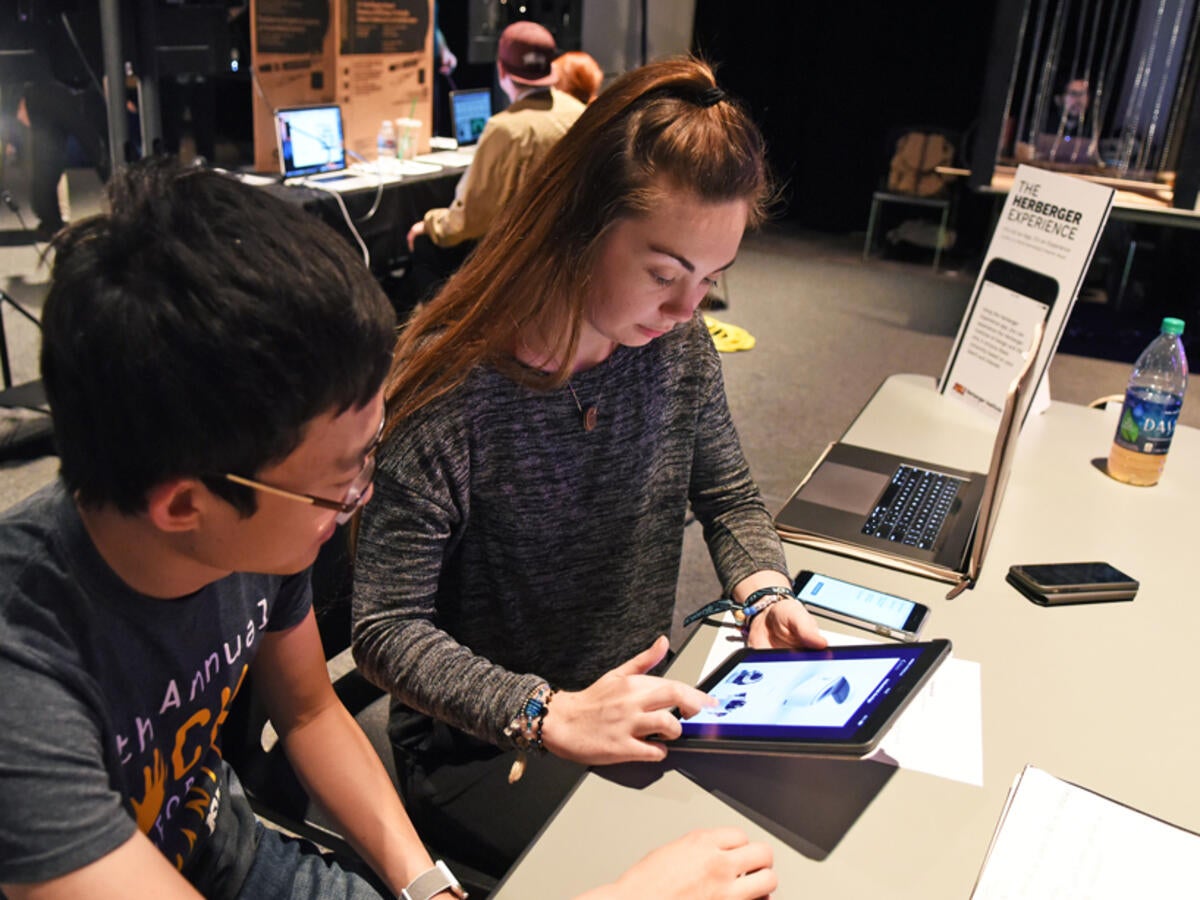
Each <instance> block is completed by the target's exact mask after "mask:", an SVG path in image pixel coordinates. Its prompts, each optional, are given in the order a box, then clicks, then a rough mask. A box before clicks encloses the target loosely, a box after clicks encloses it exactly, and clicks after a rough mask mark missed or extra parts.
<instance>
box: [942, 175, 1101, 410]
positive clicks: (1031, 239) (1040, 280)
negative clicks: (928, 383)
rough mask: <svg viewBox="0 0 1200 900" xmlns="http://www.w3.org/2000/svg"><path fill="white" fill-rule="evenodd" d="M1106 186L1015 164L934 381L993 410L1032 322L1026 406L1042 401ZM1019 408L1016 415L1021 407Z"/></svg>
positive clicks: (1096, 232)
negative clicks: (1041, 331) (1037, 342)
mask: <svg viewBox="0 0 1200 900" xmlns="http://www.w3.org/2000/svg"><path fill="white" fill-rule="evenodd" d="M1113 193H1114V192H1113V190H1112V188H1108V187H1104V186H1101V185H1098V184H1094V183H1092V182H1088V181H1084V180H1083V179H1080V178H1073V177H1071V176H1069V175H1062V174H1059V173H1055V172H1047V171H1044V170H1042V169H1037V168H1034V167H1032V166H1024V165H1023V166H1019V167H1018V168H1017V175H1016V178H1015V179H1014V180H1013V187H1012V190H1011V191H1009V194H1008V199H1007V200H1006V201H1005V203H1004V208H1003V209H1002V210H1001V211H1000V218H999V220H998V221H997V222H996V230H995V231H994V232H993V234H992V239H991V241H990V243H989V244H988V249H987V253H986V254H985V256H984V260H983V265H982V266H980V271H979V277H978V279H977V280H976V282H975V289H974V291H973V293H972V295H971V301H970V303H969V304H968V306H967V310H966V313H965V314H964V315H963V319H962V323H961V325H960V326H959V330H958V337H957V338H956V339H955V342H954V347H953V349H952V350H951V352H950V357H949V359H948V360H947V362H946V369H945V371H944V372H943V373H942V378H941V381H940V383H939V389H940V390H941V391H942V393H949V394H950V396H953V397H957V398H959V399H961V400H962V401H964V402H965V403H966V404H967V405H969V406H972V407H975V408H977V409H980V410H982V411H984V412H986V413H988V414H990V415H992V416H994V417H997V418H998V417H999V416H1000V411H1001V409H1002V407H1003V406H1004V398H1005V394H1006V393H1007V391H1008V386H1009V384H1010V383H1011V382H1012V380H1013V378H1014V377H1015V376H1016V373H1017V371H1018V370H1019V369H1020V368H1021V363H1022V360H1023V358H1024V354H1025V352H1026V351H1027V349H1028V348H1029V346H1030V342H1031V338H1032V335H1033V333H1034V327H1035V325H1036V323H1037V322H1038V321H1042V322H1044V323H1045V336H1044V337H1043V339H1042V341H1041V346H1040V347H1039V348H1038V355H1037V361H1036V363H1035V366H1034V372H1035V376H1034V377H1035V379H1036V382H1035V384H1036V385H1037V389H1036V392H1035V393H1034V395H1033V398H1032V409H1033V410H1034V411H1039V412H1040V411H1041V410H1044V409H1045V408H1046V407H1047V406H1048V405H1049V403H1050V393H1049V385H1048V384H1047V382H1046V379H1045V375H1046V370H1047V368H1048V367H1049V365H1050V359H1051V358H1052V357H1053V355H1054V351H1055V350H1056V349H1057V347H1058V342H1059V339H1060V338H1061V337H1062V333H1063V330H1064V329H1065V327H1066V323H1067V318H1068V317H1069V316H1070V313H1071V309H1072V307H1073V306H1074V304H1075V298H1076V297H1077V296H1078V294H1079V288H1080V287H1081V286H1082V284H1083V278H1084V275H1085V274H1086V273H1087V270H1088V266H1089V265H1090V264H1091V261H1092V255H1093V253H1094V252H1095V249H1096V244H1097V242H1098V241H1099V240H1100V235H1101V233H1102V232H1103V231H1104V224H1105V222H1106V221H1107V220H1108V213H1109V210H1110V209H1111V208H1112V200H1113ZM1028 403H1029V401H1026V404H1027V405H1026V407H1025V408H1023V409H1021V410H1020V411H1019V413H1018V415H1019V417H1020V419H1021V420H1023V419H1024V418H1025V414H1026V413H1027V412H1028V410H1029V409H1030V406H1029V405H1028Z"/></svg>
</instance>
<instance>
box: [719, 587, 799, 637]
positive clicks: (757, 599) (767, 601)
mask: <svg viewBox="0 0 1200 900" xmlns="http://www.w3.org/2000/svg"><path fill="white" fill-rule="evenodd" d="M788 599H791V600H795V599H796V595H795V594H794V593H793V592H792V589H791V588H788V587H780V586H778V585H776V586H774V587H765V588H760V589H759V590H757V591H755V592H754V593H753V594H751V595H750V596H749V597H747V598H746V602H745V604H744V605H743V606H742V608H741V609H734V610H733V618H734V621H736V622H737V623H738V624H739V625H741V626H742V627H743V628H749V627H750V620H751V619H753V618H754V617H755V616H757V615H758V614H759V613H760V612H762V611H763V610H765V609H766V608H767V607H768V606H773V605H774V604H776V603H778V602H779V601H780V600H788Z"/></svg>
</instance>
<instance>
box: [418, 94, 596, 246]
mask: <svg viewBox="0 0 1200 900" xmlns="http://www.w3.org/2000/svg"><path fill="white" fill-rule="evenodd" d="M583 109H584V107H583V104H582V103H580V102H579V101H578V100H576V99H575V98H574V97H571V96H570V95H568V94H564V93H562V92H561V91H556V90H553V89H552V90H549V91H539V92H537V93H536V94H531V95H529V96H527V97H523V98H522V99H520V100H518V101H517V102H516V103H513V104H512V105H511V106H509V107H508V108H507V109H504V110H502V111H500V112H498V113H496V114H495V115H494V116H492V117H491V119H489V120H488V123H487V126H486V127H485V128H484V129H483V134H482V135H480V137H479V146H478V147H477V148H476V150H475V158H474V160H473V161H472V162H471V168H469V169H468V170H467V171H466V173H465V174H464V175H463V177H462V178H461V179H459V182H458V187H457V188H455V190H454V202H453V203H451V204H450V208H449V209H431V210H429V211H428V212H427V213H425V234H426V235H428V236H429V239H430V240H431V241H433V242H434V243H435V244H437V245H438V246H439V247H453V246H454V245H455V244H460V243H462V242H463V241H471V240H477V239H478V238H480V237H482V236H483V234H484V232H486V231H487V230H488V227H489V226H490V225H491V224H492V221H493V220H494V219H495V218H496V216H497V215H498V214H499V212H500V210H501V209H502V208H503V207H504V205H505V204H506V203H508V202H509V201H510V200H511V199H512V197H513V195H514V194H516V192H517V190H518V189H519V188H520V187H521V185H522V184H523V183H524V181H525V178H526V176H527V175H528V173H530V172H532V171H533V169H534V168H535V167H536V166H537V164H538V163H539V162H541V160H542V157H544V156H545V155H546V152H547V151H548V150H549V149H550V148H551V147H552V146H554V144H555V143H556V142H557V141H558V139H559V138H561V137H562V136H563V135H564V134H566V133H567V129H569V128H570V127H571V125H573V124H574V123H575V120H576V119H578V118H579V116H580V115H581V114H582V113H583Z"/></svg>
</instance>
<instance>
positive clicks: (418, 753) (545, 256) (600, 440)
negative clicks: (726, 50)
mask: <svg viewBox="0 0 1200 900" xmlns="http://www.w3.org/2000/svg"><path fill="white" fill-rule="evenodd" d="M770 191H771V186H770V181H769V178H768V175H767V171H766V166H765V162H764V148H763V140H762V136H761V135H760V133H759V131H758V129H757V128H756V127H755V126H754V124H753V123H752V122H751V120H750V119H749V117H748V116H747V115H746V113H745V112H744V111H743V110H742V109H741V108H740V107H739V106H738V105H737V104H736V103H735V102H733V101H732V100H731V99H730V98H729V97H727V96H726V95H725V94H724V92H723V91H722V90H721V89H720V88H719V87H717V84H716V81H715V79H714V77H713V73H712V70H711V69H710V68H709V67H708V66H707V65H705V64H704V63H702V62H700V61H697V60H695V59H682V58H681V59H673V60H667V61H663V62H658V63H652V64H650V65H647V66H644V67H642V68H640V69H637V70H635V71H633V72H630V73H628V74H626V75H624V76H623V77H621V78H619V79H617V80H616V81H615V82H614V83H613V84H612V85H611V86H610V87H609V88H608V89H606V90H605V91H604V92H603V93H602V94H601V95H600V96H599V97H598V98H597V99H596V101H595V102H594V103H593V104H591V105H590V106H589V107H588V109H587V111H586V112H585V113H584V114H583V116H582V117H581V118H580V119H579V120H578V122H577V123H576V124H575V125H574V126H573V127H572V129H571V130H570V131H569V132H568V133H567V135H566V136H565V137H564V138H563V139H562V140H561V141H560V142H559V143H558V144H557V145H556V146H555V147H554V148H553V149H552V150H551V152H550V154H549V156H548V157H547V159H546V161H545V162H544V164H543V165H542V166H541V168H540V169H539V171H538V172H537V173H536V174H535V175H534V176H533V177H531V179H530V180H529V182H528V183H527V184H526V186H525V187H524V188H523V190H522V191H521V193H520V194H519V195H518V197H517V198H516V200H515V201H514V203H513V204H512V206H511V208H509V209H508V210H507V211H506V212H505V214H504V215H503V217H502V219H501V220H500V221H499V222H497V224H496V226H495V227H493V228H492V230H491V231H490V232H489V233H488V236H487V237H486V238H485V239H484V241H483V242H482V243H481V244H480V245H479V247H478V248H477V250H476V252H475V254H474V256H473V257H472V258H471V259H470V260H469V261H468V262H467V264H466V265H465V266H464V267H463V268H462V269H461V270H460V271H459V272H458V273H457V274H456V275H455V276H454V278H453V279H452V280H451V281H450V282H448V283H447V285H446V286H445V288H444V289H443V290H442V292H441V293H440V294H439V295H438V296H437V297H436V298H435V299H434V300H433V301H432V302H431V303H430V304H429V305H428V306H426V307H425V308H424V309H423V310H421V311H420V312H419V313H418V314H417V315H416V317H415V318H414V319H413V320H412V321H411V323H410V324H409V326H408V327H407V329H406V330H405V331H404V333H403V334H402V335H401V337H400V339H399V343H398V346H397V350H396V355H395V359H394V362H393V367H392V372H391V375H390V378H389V381H388V384H387V404H388V414H387V425H386V429H385V438H384V442H383V445H382V447H381V449H380V451H379V462H378V466H379V472H378V475H377V481H376V494H375V499H374V501H373V502H372V503H371V504H370V505H369V507H368V508H367V509H366V510H365V511H364V515H363V519H362V522H361V529H360V533H359V544H358V560H357V565H356V575H355V627H354V632H355V653H356V658H357V660H358V662H359V665H360V666H362V668H363V669H364V671H365V672H366V673H367V674H368V676H369V677H370V678H371V679H372V680H374V681H375V682H377V683H378V684H380V685H382V686H384V687H385V688H387V689H388V690H389V691H390V692H391V693H392V694H393V696H394V697H395V698H396V702H395V703H394V705H393V710H392V717H391V722H390V732H391V738H392V741H393V744H394V746H395V749H396V761H397V766H398V769H399V774H400V779H401V782H402V785H403V791H404V794H405V799H406V802H407V805H408V809H409V811H410V814H411V815H412V816H413V819H414V821H416V822H417V824H418V827H419V829H420V830H421V833H422V834H423V835H425V836H426V837H428V838H431V839H432V840H433V842H434V844H435V846H436V845H438V841H439V839H445V840H453V841H455V846H457V847H462V846H465V845H466V844H468V843H469V844H470V846H471V847H472V848H474V849H476V850H478V851H479V855H478V856H476V857H475V859H474V860H473V862H474V863H475V864H476V865H478V866H479V867H480V868H483V869H484V870H485V871H487V870H491V871H503V869H504V868H507V866H508V865H509V864H510V863H511V862H512V860H513V859H514V858H515V856H516V855H517V854H518V853H519V852H520V850H521V849H522V848H523V847H524V846H525V844H526V843H527V842H528V841H529V839H530V838H531V837H532V836H533V834H534V833H536V830H537V828H538V827H539V826H540V825H541V823H542V822H543V821H544V819H545V818H546V817H547V816H548V815H549V814H550V813H551V812H552V811H553V810H554V808H555V806H556V805H557V803H558V801H559V800H560V799H561V798H562V796H563V794H564V793H565V791H566V790H568V789H569V787H570V786H571V785H572V784H573V783H574V781H575V780H576V779H577V778H578V776H579V774H580V771H581V769H580V768H579V764H582V765H596V764H606V763H616V762H628V761H635V760H647V761H650V760H660V759H662V758H663V757H664V756H665V755H666V743H667V742H669V741H670V739H671V738H673V737H675V736H678V734H679V730H680V729H679V724H678V720H677V719H676V718H675V715H674V714H673V712H672V710H673V709H679V710H680V711H682V712H683V713H684V714H685V715H687V714H692V713H694V712H696V711H697V710H698V709H699V708H700V707H701V706H703V705H705V704H707V703H708V702H709V701H708V698H707V697H706V696H705V695H704V694H702V693H700V692H699V691H697V690H695V689H694V688H692V687H690V686H688V685H684V684H682V683H679V682H675V681H671V680H668V679H663V678H659V677H655V676H652V675H650V674H649V673H650V672H651V670H653V669H654V668H655V667H656V666H657V665H658V664H659V663H661V662H662V660H663V658H664V656H665V654H666V653H667V640H666V638H665V637H664V635H665V634H666V633H667V632H668V631H669V629H670V627H671V621H672V611H673V607H674V602H675V590H676V582H677V580H678V573H679V565H680V557H681V551H682V543H683V534H684V525H685V521H686V518H687V514H688V508H689V505H690V507H691V509H692V510H693V511H694V513H695V516H696V518H697V519H698V520H699V522H700V523H701V524H702V526H703V528H704V536H705V540H706V541H707V543H708V547H709V550H710V553H711V556H712V559H713V563H714V566H715V568H716V570H717V573H718V575H719V576H720V579H721V582H722V584H723V586H724V588H725V590H726V592H727V594H728V595H729V596H730V597H732V598H733V599H734V600H735V601H737V602H740V603H744V602H746V601H747V600H750V601H751V603H752V604H753V605H754V608H756V609H761V612H760V613H759V614H758V615H755V616H753V617H752V618H751V619H750V625H749V628H748V629H747V631H748V640H749V641H750V643H751V644H752V645H755V646H798V645H807V646H823V645H824V639H823V638H822V637H821V635H820V633H819V631H818V630H817V627H816V624H815V623H814V622H813V620H812V619H811V617H810V616H809V615H808V614H807V612H805V610H804V608H803V607H802V606H801V605H800V603H799V602H797V601H796V600H795V599H794V597H792V596H791V595H790V591H788V590H787V586H788V584H789V578H788V572H787V567H786V564H785V561H784V556H783V551H782V548H781V546H780V543H779V539H778V537H777V535H776V533H775V530H774V528H773V526H772V522H771V517H770V515H769V514H768V512H767V510H766V508H765V506H764V505H763V502H762V499H761V496H760V494H759V491H758V489H757V487H756V486H755V484H754V482H753V480H752V478H751V476H750V471H749V467H748V466H747V464H746V460H745V458H744V456H743V454H742V451H741V448H740V445H739V442H738V438H737V434H736V431H735V429H734V427H733V423H732V420H731V417H730V413H729V409H728V405H727V403H726V398H725V389H724V383H723V381H722V377H721V364H720V361H719V359H718V357H717V353H716V350H715V349H714V347H713V344H712V341H711V338H710V337H709V334H708V332H707V329H706V328H705V325H704V322H703V319H702V316H700V315H699V314H698V312H697V307H698V305H699V303H700V301H701V300H702V299H703V298H704V296H705V294H706V293H707V291H708V290H709V288H710V287H711V286H712V284H713V283H714V281H715V279H716V278H717V277H718V276H719V274H720V273H721V272H722V271H724V270H725V269H726V268H728V267H729V266H730V265H732V264H733V263H734V260H735V257H736V255H737V250H738V246H739V243H740V241H741V238H742V234H743V231H744V230H745V228H746V227H747V226H748V225H749V226H754V225H757V224H759V223H760V222H761V221H762V219H763V217H764V214H765V207H766V204H767V202H768V200H769V198H770ZM542 750H545V751H548V754H539V753H538V752H537V751H542ZM530 755H533V756H536V759H535V760H534V762H532V764H531V767H530V772H529V774H528V775H527V776H526V777H525V778H523V779H521V778H520V775H521V773H522V772H523V769H524V765H525V759H526V757H527V756H530ZM513 780H515V782H516V783H515V784H510V781H513ZM468 836H469V840H468Z"/></svg>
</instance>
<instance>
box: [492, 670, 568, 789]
mask: <svg viewBox="0 0 1200 900" xmlns="http://www.w3.org/2000/svg"><path fill="white" fill-rule="evenodd" d="M555 693H556V692H555V690H554V688H552V687H550V685H548V684H544V683H543V684H540V685H538V687H537V689H536V690H535V691H534V692H533V693H532V694H530V695H529V696H528V697H526V698H525V702H524V703H522V704H521V711H520V712H518V713H517V714H516V715H515V716H514V717H513V719H512V721H511V722H509V723H508V725H506V726H505V727H504V734H505V736H506V737H507V738H509V740H511V741H512V742H513V745H514V746H515V747H516V748H517V758H516V759H515V760H513V764H512V768H511V769H509V771H508V783H509V784H512V783H514V782H516V781H519V780H520V778H521V776H522V775H524V774H525V764H526V761H527V760H528V758H529V754H531V753H545V752H546V747H545V744H543V743H542V730H543V729H544V728H545V726H546V714H547V713H548V712H549V711H550V701H551V700H553V699H554V694H555Z"/></svg>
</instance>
